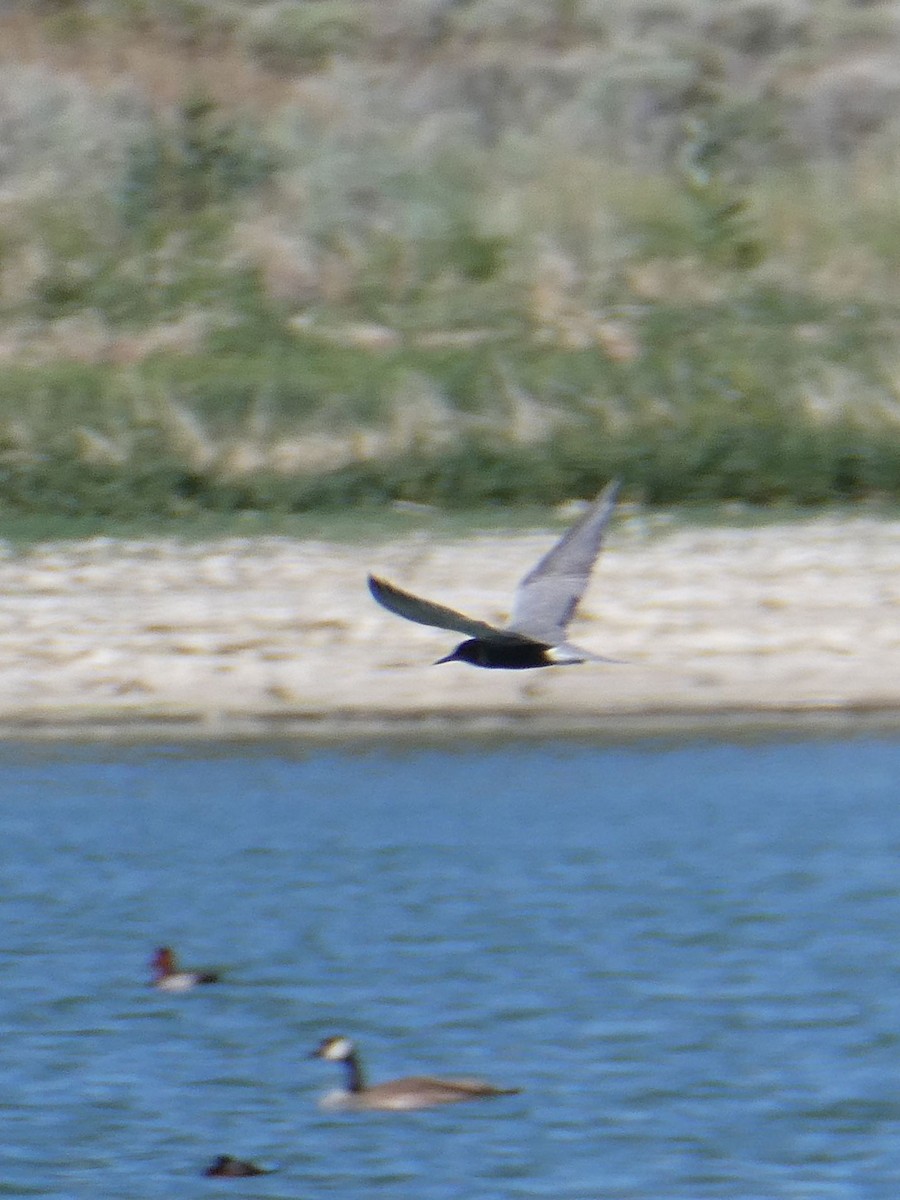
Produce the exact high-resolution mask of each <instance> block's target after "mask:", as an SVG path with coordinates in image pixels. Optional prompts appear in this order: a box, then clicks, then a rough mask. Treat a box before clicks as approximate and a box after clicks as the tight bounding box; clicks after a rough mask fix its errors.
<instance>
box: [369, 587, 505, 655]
mask: <svg viewBox="0 0 900 1200" xmlns="http://www.w3.org/2000/svg"><path fill="white" fill-rule="evenodd" d="M369 591H370V592H371V593H372V595H373V596H374V597H375V599H376V600H377V601H378V603H379V604H381V605H383V606H384V607H385V608H386V609H389V610H390V612H392V613H396V614H397V616H398V617H406V619H407V621H416V622H417V623H418V624H419V625H432V626H433V627H434V628H435V629H452V630H453V632H454V633H462V634H465V636H466V637H471V638H484V639H485V640H488V641H495V642H523V641H527V640H529V639H528V638H526V637H523V636H520V635H519V634H517V633H513V632H512V631H511V630H506V629H497V628H496V627H495V626H494V625H488V623H487V622H486V621H476V620H475V618H474V617H467V616H466V615H465V613H461V612H457V611H456V610H455V609H453V608H447V607H446V606H445V605H443V604H434V603H432V601H431V600H424V599H423V598H422V597H421V596H414V595H413V594H412V592H404V591H403V589H402V588H398V587H395V586H394V584H392V583H388V582H387V580H386V579H377V578H376V577H375V576H374V575H370V576H369Z"/></svg>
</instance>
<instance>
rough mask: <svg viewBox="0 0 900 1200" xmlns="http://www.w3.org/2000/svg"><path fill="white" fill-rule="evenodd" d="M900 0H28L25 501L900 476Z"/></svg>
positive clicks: (17, 20) (16, 301)
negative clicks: (614, 477)
mask: <svg viewBox="0 0 900 1200" xmlns="http://www.w3.org/2000/svg"><path fill="white" fill-rule="evenodd" d="M898 62H900V3H893V2H890V3H877V2H875V3H872V2H862V0H857V2H855V3H854V2H850V0H806V2H802V0H617V3H615V4H612V3H609V2H607V0H276V2H273V3H251V2H243V3H241V2H238V0H95V2H88V0H84V2H77V0H53V2H51V0H45V3H43V4H40V3H34V2H32V3H29V4H21V5H19V4H15V3H6V4H4V5H2V6H0V64H2V67H3V70H2V72H0V211H2V221H0V302H2V307H3V322H2V330H0V508H6V509H7V511H12V510H17V511H20V512H23V513H29V512H34V513H51V514H67V513H68V514H72V515H79V516H85V515H102V514H109V515H111V516H117V517H119V518H122V519H124V518H130V517H133V516H135V515H148V514H151V515H152V514H154V513H155V514H159V515H160V516H170V515H178V514H180V513H187V512H202V511H206V510H213V511H233V510H253V511H272V512H292V511H303V510H307V509H313V508H320V507H323V506H342V505H346V504H348V503H349V504H354V505H360V504H368V503H382V502H384V501H386V500H391V499H404V500H412V501H430V502H437V503H440V504H441V505H444V506H460V507H462V506H470V505H473V504H484V503H491V502H495V501H500V502H504V503H508V502H517V503H522V502H547V501H554V500H559V499H563V498H565V497H568V496H571V495H576V494H578V495H584V494H589V493H591V492H593V491H596V490H597V488H598V487H599V485H600V484H601V483H602V482H603V481H604V480H605V479H606V478H608V476H609V475H610V474H611V473H613V472H621V473H622V474H624V476H625V477H626V479H627V480H628V482H629V484H630V487H631V491H632V494H633V495H635V496H636V497H639V498H643V499H646V500H648V501H650V502H666V503H668V502H672V501H679V500H688V499H689V500H715V499H723V498H740V499H748V500H753V501H761V502H768V501H772V500H782V501H785V500H790V501H796V502H799V503H819V502H824V501H830V500H842V499H855V498H860V497H869V498H871V497H887V498H893V499H896V498H897V496H898V495H900V399H898V396H900V392H898V388H900V351H898V346H897V331H898V328H900V269H898V268H900V103H898V100H900V67H898V66H897V64H898Z"/></svg>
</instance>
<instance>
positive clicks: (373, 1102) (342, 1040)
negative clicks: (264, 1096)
mask: <svg viewBox="0 0 900 1200" xmlns="http://www.w3.org/2000/svg"><path fill="white" fill-rule="evenodd" d="M311 1057H312V1058H324V1059H327V1060H328V1061H329V1062H340V1063H343V1064H344V1068H345V1071H346V1078H347V1088H346V1090H345V1091H341V1092H331V1093H329V1095H327V1096H326V1097H325V1098H324V1100H323V1101H322V1104H323V1107H325V1108H347V1109H391V1110H395V1111H408V1110H410V1109H416V1108H432V1107H434V1106H435V1105H438V1104H458V1103H459V1101H461V1100H483V1099H485V1098H487V1097H488V1096H514V1095H516V1094H517V1093H518V1091H519V1090H520V1089H519V1088H499V1087H495V1086H494V1085H493V1084H492V1083H488V1082H487V1081H486V1080H483V1079H438V1078H435V1077H434V1076H432V1075H410V1076H409V1077H408V1078H405V1079H391V1080H389V1081H388V1082H386V1083H375V1084H367V1083H366V1082H365V1078H364V1076H363V1071H362V1066H361V1064H360V1061H359V1054H358V1053H357V1050H356V1047H355V1046H354V1044H353V1042H352V1041H351V1040H350V1038H347V1037H327V1038H325V1039H324V1041H322V1043H321V1044H320V1045H319V1046H318V1047H317V1048H316V1049H315V1050H314V1051H313V1052H312V1055H311Z"/></svg>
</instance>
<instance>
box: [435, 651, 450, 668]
mask: <svg viewBox="0 0 900 1200" xmlns="http://www.w3.org/2000/svg"><path fill="white" fill-rule="evenodd" d="M455 661H456V651H455V650H454V651H453V652H452V653H451V654H445V655H444V657H443V658H436V659H435V660H434V662H433V663H432V664H431V665H432V666H433V667H437V666H440V664H441V663H443V662H455Z"/></svg>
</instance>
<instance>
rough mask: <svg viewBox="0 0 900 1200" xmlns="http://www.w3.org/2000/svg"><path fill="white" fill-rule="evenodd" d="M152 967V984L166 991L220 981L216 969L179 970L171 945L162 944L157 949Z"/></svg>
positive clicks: (175, 990) (180, 989) (186, 988)
mask: <svg viewBox="0 0 900 1200" xmlns="http://www.w3.org/2000/svg"><path fill="white" fill-rule="evenodd" d="M150 967H151V969H152V971H153V978H152V979H151V980H150V984H151V986H152V987H156V988H161V989H162V991H164V992H187V991H190V989H191V988H193V987H197V985H198V984H201V983H218V982H219V976H218V975H217V973H216V972H215V971H179V969H178V966H177V963H176V961H175V952H174V951H173V950H172V948H171V946H160V947H159V948H158V949H157V950H155V951H154V952H153V958H152V959H151V960H150Z"/></svg>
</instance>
